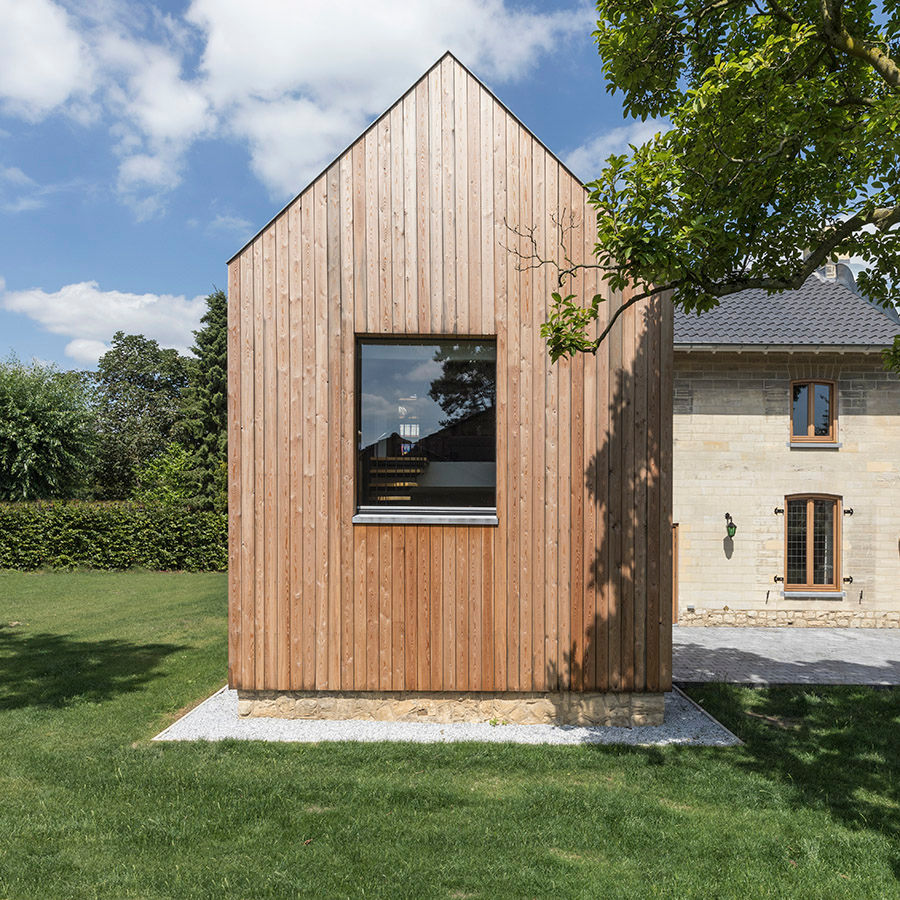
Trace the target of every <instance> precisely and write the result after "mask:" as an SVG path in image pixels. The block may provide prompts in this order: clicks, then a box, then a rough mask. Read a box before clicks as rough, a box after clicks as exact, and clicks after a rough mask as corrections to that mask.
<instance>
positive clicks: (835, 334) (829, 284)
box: [675, 275, 900, 345]
mask: <svg viewBox="0 0 900 900" xmlns="http://www.w3.org/2000/svg"><path fill="white" fill-rule="evenodd" d="M896 334H900V317H898V316H897V314H896V312H894V313H893V314H892V313H891V312H889V311H887V310H885V309H883V308H882V307H880V306H876V305H875V304H873V303H872V302H870V301H869V300H866V299H865V298H864V297H861V296H860V295H859V294H858V293H856V292H855V291H853V290H851V289H850V288H849V287H846V286H845V285H843V284H841V283H840V282H838V281H823V280H821V279H820V278H819V277H818V276H816V275H811V276H810V277H809V279H807V281H806V283H805V284H804V285H803V287H801V288H800V289H799V290H796V291H783V292H782V293H780V294H767V293H766V292H765V291H763V290H756V289H754V290H748V291H741V293H739V294H732V295H731V296H729V297H723V298H722V301H721V302H720V304H719V306H717V307H716V308H715V309H712V310H710V311H709V312H705V313H701V314H700V315H699V316H698V315H697V314H696V313H690V314H687V315H686V314H684V313H679V312H676V314H675V343H676V345H677V344H781V345H783V344H800V345H836V344H853V345H861V344H867V345H886V344H890V343H892V342H893V340H894V335H896Z"/></svg>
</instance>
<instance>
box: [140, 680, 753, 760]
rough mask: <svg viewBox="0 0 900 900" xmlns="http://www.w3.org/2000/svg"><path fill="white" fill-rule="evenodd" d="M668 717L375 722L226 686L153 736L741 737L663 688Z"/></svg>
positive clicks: (306, 739) (708, 742)
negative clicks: (601, 722)
mask: <svg viewBox="0 0 900 900" xmlns="http://www.w3.org/2000/svg"><path fill="white" fill-rule="evenodd" d="M665 704H666V705H665V723H664V724H663V725H642V726H639V727H636V728H613V727H601V726H593V727H586V726H580V725H490V724H488V723H486V722H454V723H452V724H442V723H437V722H370V721H361V720H358V719H346V720H343V721H333V720H330V721H323V720H318V719H276V718H263V717H260V718H240V717H239V716H238V714H237V691H232V690H229V689H228V688H227V687H223V688H222V689H221V690H218V691H216V693H215V694H213V695H212V696H211V697H208V698H207V699H206V700H204V701H203V702H202V703H201V704H200V705H199V706H196V707H195V708H194V709H192V710H191V711H190V712H189V713H186V714H185V715H184V716H182V717H181V718H180V719H179V720H178V721H177V722H175V723H173V724H172V725H170V726H169V727H168V728H166V729H165V730H164V731H161V732H160V733H159V734H158V735H157V736H156V737H155V738H153V740H154V741H222V740H229V739H230V740H239V741H290V742H298V743H318V742H320V741H364V742H372V741H411V742H413V743H419V744H429V743H452V742H455V741H481V742H484V743H495V744H500V743H513V744H632V745H639V746H648V745H663V744H683V745H688V746H696V747H733V746H736V745H738V744H740V743H741V741H740V739H739V738H737V737H736V736H735V735H733V734H732V733H731V732H730V731H729V730H728V729H727V728H725V727H724V726H723V725H722V724H721V723H719V722H717V721H716V720H715V719H714V718H713V717H712V716H711V715H709V713H707V712H706V711H705V710H703V709H701V707H699V706H698V705H697V704H696V703H694V702H693V700H691V699H689V698H688V697H687V696H686V695H685V694H683V693H682V692H681V691H680V690H679V689H678V688H675V689H674V690H673V691H672V692H671V693H669V694H666V695H665Z"/></svg>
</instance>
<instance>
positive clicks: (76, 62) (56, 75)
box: [0, 0, 93, 121]
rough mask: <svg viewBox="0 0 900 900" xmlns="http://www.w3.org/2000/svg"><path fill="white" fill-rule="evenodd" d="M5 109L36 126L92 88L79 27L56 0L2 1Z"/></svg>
mask: <svg viewBox="0 0 900 900" xmlns="http://www.w3.org/2000/svg"><path fill="white" fill-rule="evenodd" d="M0 22H2V23H3V27H2V28H0V108H2V109H3V111H4V112H6V113H9V114H13V115H18V116H21V117H22V118H24V119H27V120H29V121H36V120H38V119H40V118H42V117H43V116H44V115H46V114H47V113H48V112H49V111H50V110H52V109H55V108H56V107H58V106H60V105H61V104H63V103H64V102H65V101H66V100H68V99H69V98H70V97H72V96H73V95H75V94H77V93H79V92H84V91H88V90H89V89H90V87H91V82H92V74H93V66H92V64H91V61H90V58H89V56H88V54H87V53H86V48H85V46H84V42H83V41H82V39H81V37H80V36H79V35H78V33H77V31H76V29H75V25H74V23H73V22H72V20H71V19H70V17H69V15H68V14H67V13H66V11H65V10H64V9H62V8H61V7H59V6H57V5H56V4H55V3H51V2H50V0H27V2H24V3H23V2H22V0H0Z"/></svg>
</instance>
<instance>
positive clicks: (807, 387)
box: [791, 381, 837, 444]
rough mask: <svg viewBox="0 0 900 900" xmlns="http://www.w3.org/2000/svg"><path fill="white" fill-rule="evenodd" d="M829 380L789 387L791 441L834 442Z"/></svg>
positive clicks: (831, 386)
mask: <svg viewBox="0 0 900 900" xmlns="http://www.w3.org/2000/svg"><path fill="white" fill-rule="evenodd" d="M834 394H835V391H834V383H833V382H831V381H795V382H793V383H792V384H791V440H792V441H799V442H803V441H808V442H815V443H822V444H826V443H834V442H835V441H837V415H836V412H835V402H834V399H835V398H834Z"/></svg>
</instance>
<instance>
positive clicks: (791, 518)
mask: <svg viewBox="0 0 900 900" xmlns="http://www.w3.org/2000/svg"><path fill="white" fill-rule="evenodd" d="M787 583H788V584H806V501H805V500H788V502H787Z"/></svg>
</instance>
